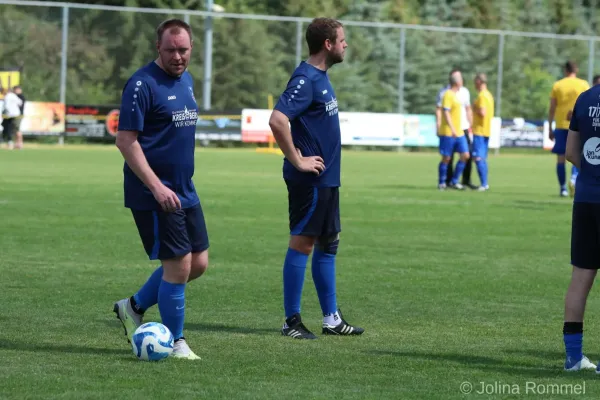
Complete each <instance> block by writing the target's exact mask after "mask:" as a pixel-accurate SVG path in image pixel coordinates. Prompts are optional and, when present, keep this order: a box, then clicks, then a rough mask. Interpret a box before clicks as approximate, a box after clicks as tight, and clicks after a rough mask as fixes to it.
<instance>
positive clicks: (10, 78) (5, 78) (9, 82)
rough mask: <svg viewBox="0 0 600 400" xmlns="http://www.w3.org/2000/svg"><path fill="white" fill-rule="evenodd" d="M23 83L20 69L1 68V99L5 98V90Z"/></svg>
mask: <svg viewBox="0 0 600 400" xmlns="http://www.w3.org/2000/svg"><path fill="white" fill-rule="evenodd" d="M20 84H21V72H20V71H18V70H0V89H1V90H0V99H3V98H4V92H5V91H6V90H7V89H9V88H12V87H15V86H18V85H20Z"/></svg>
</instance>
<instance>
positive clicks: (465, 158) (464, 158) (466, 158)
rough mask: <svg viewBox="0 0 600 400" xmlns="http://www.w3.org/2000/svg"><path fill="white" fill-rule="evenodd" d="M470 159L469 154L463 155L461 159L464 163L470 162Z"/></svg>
mask: <svg viewBox="0 0 600 400" xmlns="http://www.w3.org/2000/svg"><path fill="white" fill-rule="evenodd" d="M469 157H470V155H469V153H462V154H461V157H460V158H461V159H462V161H463V162H464V161H469Z"/></svg>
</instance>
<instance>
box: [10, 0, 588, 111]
mask: <svg viewBox="0 0 600 400" xmlns="http://www.w3.org/2000/svg"><path fill="white" fill-rule="evenodd" d="M9 5H10V6H15V5H16V6H18V8H19V10H21V11H24V12H25V13H31V14H36V15H38V16H40V17H41V18H43V19H45V20H47V21H50V22H51V23H52V24H54V26H55V28H56V29H57V30H58V29H60V32H61V36H60V52H59V54H58V55H57V57H56V65H39V66H36V68H45V69H47V70H48V79H47V80H45V81H44V82H43V83H40V84H44V85H47V86H48V89H47V90H48V92H51V93H54V92H56V93H57V94H58V96H57V98H56V99H54V100H58V101H60V102H62V103H66V102H67V100H68V99H67V98H68V97H70V96H68V94H70V93H71V92H72V93H76V91H77V90H79V89H80V87H81V82H80V81H81V80H84V79H88V80H94V79H95V80H96V81H97V82H99V84H100V83H101V82H102V79H103V77H94V76H82V77H80V78H77V79H76V80H73V79H71V76H70V75H69V74H67V69H68V63H69V62H70V60H69V59H70V58H71V57H77V58H78V59H81V60H83V61H81V62H88V63H91V62H95V61H94V57H100V56H99V55H98V54H96V55H93V54H92V55H90V54H87V52H90V51H92V52H93V49H88V48H77V45H76V44H77V43H78V42H77V41H78V38H77V37H73V36H71V34H72V32H74V31H75V30H74V27H78V24H81V21H82V19H83V17H85V16H87V17H89V18H91V17H90V13H95V14H94V18H95V21H96V24H98V22H97V21H109V20H110V19H111V16H114V15H116V14H115V13H118V14H119V15H121V16H125V18H128V16H135V15H140V14H144V15H147V16H148V18H149V19H148V20H147V21H146V22H147V23H148V27H143V26H133V27H131V26H129V27H128V26H126V25H123V26H119V27H117V28H113V32H111V34H113V35H120V34H121V31H120V30H121V29H123V30H131V29H133V30H136V31H138V30H139V32H140V41H143V42H144V44H143V45H140V46H139V47H136V44H135V43H132V51H131V54H119V55H115V56H118V57H120V58H118V59H116V61H114V62H116V63H118V62H120V61H119V59H123V58H126V57H129V58H130V59H133V58H136V57H137V58H140V62H141V61H142V60H145V59H146V58H147V57H148V56H150V55H152V54H153V53H152V49H151V48H149V47H151V46H148V37H149V36H148V34H147V32H153V31H152V30H150V29H153V28H154V27H155V26H156V24H158V23H159V22H160V21H161V20H163V19H164V18H165V17H167V16H180V17H183V18H184V19H185V20H186V21H188V22H189V23H190V24H191V25H192V27H193V28H194V30H195V31H196V32H198V31H201V32H203V35H201V36H200V37H199V36H196V38H195V46H196V48H198V47H200V46H201V47H202V48H203V51H196V55H195V58H194V59H193V60H192V65H194V68H197V69H196V71H195V72H201V74H195V75H196V76H197V75H199V76H201V77H202V79H200V80H201V81H202V88H203V90H202V105H203V108H204V109H205V110H209V109H211V108H212V107H214V106H215V102H216V103H219V102H220V103H223V104H225V103H224V102H223V101H221V100H222V99H220V98H219V97H218V96H219V92H218V91H217V92H215V90H214V88H212V87H211V86H212V85H215V82H218V81H219V80H226V75H223V74H227V73H229V74H231V73H242V72H243V68H242V67H240V68H238V70H233V71H228V72H227V71H226V72H223V74H221V75H219V71H220V70H221V68H222V67H223V65H220V64H219V62H222V61H220V60H219V59H217V58H213V55H214V54H215V49H216V48H217V47H219V46H223V45H224V43H225V42H224V41H226V40H227V35H221V36H215V32H216V31H218V29H217V28H218V27H219V24H224V23H225V22H231V21H233V20H238V21H239V20H244V21H246V22H245V25H244V27H243V29H247V30H249V31H251V30H252V27H253V26H256V24H261V25H264V24H267V25H268V30H269V31H270V32H271V31H272V32H276V34H277V35H278V37H279V38H280V41H281V46H280V48H281V49H285V50H287V52H286V53H287V54H285V55H283V56H281V57H278V58H277V59H275V58H274V59H273V60H269V59H264V57H263V59H257V60H256V62H257V63H260V65H261V66H260V68H262V69H263V70H264V71H263V72H264V73H266V74H269V73H270V71H274V70H275V67H278V68H279V67H281V66H283V69H284V70H285V71H286V73H287V75H286V74H282V75H281V76H279V75H277V74H275V73H273V74H272V75H273V76H272V79H275V80H276V81H277V82H276V85H274V87H276V88H279V89H282V88H283V87H284V85H285V80H286V79H287V77H288V76H289V72H291V70H293V68H294V66H295V65H297V64H298V63H299V62H300V60H301V59H302V57H303V55H305V54H306V48H305V43H304V29H305V27H306V25H307V24H308V23H309V22H310V21H311V19H310V18H296V17H281V16H271V15H252V14H232V13H228V12H215V11H192V10H175V9H150V8H131V7H113V6H104V5H90V4H76V3H61V2H46V1H17V0H0V14H2V13H3V7H5V8H6V6H9ZM212 7H213V4H212V0H208V1H207V9H208V10H211V9H212V10H214V8H212ZM224 21H225V22H224ZM342 22H343V23H344V25H345V26H346V34H347V37H348V39H349V40H350V41H351V42H353V41H354V43H356V42H359V43H360V39H361V37H364V35H378V34H379V33H380V32H386V35H387V36H386V38H389V37H394V38H395V39H396V41H395V42H393V43H391V44H389V43H388V44H386V46H387V47H385V49H387V50H385V51H381V52H379V53H378V55H376V57H377V60H376V63H375V64H376V65H377V66H378V68H380V70H379V71H375V72H373V71H364V70H361V68H359V67H357V66H356V65H352V64H351V63H350V64H349V66H344V67H343V68H340V69H337V70H336V69H334V70H336V71H333V70H332V75H333V76H335V75H336V74H345V75H344V76H345V77H344V79H343V81H342V80H340V81H341V82H342V83H341V85H342V87H343V89H344V90H348V91H351V92H360V91H361V90H365V91H367V90H375V89H373V88H371V87H370V86H373V84H371V83H369V84H365V85H364V87H363V89H361V86H360V85H359V86H356V85H358V84H359V83H361V82H367V81H365V80H364V79H362V74H368V73H370V72H372V73H376V74H377V77H375V78H373V81H371V82H375V81H377V82H378V83H377V85H378V87H377V88H376V90H378V92H377V93H376V94H372V96H373V97H377V96H379V97H383V98H384V103H385V104H392V105H393V107H392V108H393V109H392V110H389V111H399V112H412V113H415V112H417V113H418V112H421V110H424V109H426V107H429V108H428V109H429V110H431V103H432V97H433V96H434V93H435V92H436V91H437V89H438V88H439V87H440V86H441V85H443V84H444V83H445V77H446V76H447V72H448V70H449V69H450V68H451V66H452V60H446V59H444V58H443V57H441V56H440V57H438V56H437V54H441V53H442V52H441V51H440V50H439V49H436V46H438V45H440V46H441V43H442V42H444V41H447V40H452V39H451V38H452V37H458V36H461V35H462V36H464V35H469V37H471V38H472V42H471V46H474V47H475V48H477V49H480V50H478V51H477V53H479V54H477V57H475V56H473V57H472V58H473V60H472V64H473V65H474V66H476V67H477V68H478V69H483V70H487V71H488V75H489V76H490V79H491V81H492V82H493V83H494V84H493V85H492V87H491V89H492V91H493V93H494V96H495V98H496V115H501V113H502V107H503V99H504V100H505V101H514V100H511V99H509V98H508V97H507V96H506V95H503V90H504V91H507V90H508V91H511V92H513V91H515V90H517V89H516V88H518V87H519V81H520V79H523V76H524V74H526V73H527V71H525V72H524V71H523V70H522V69H520V68H521V67H520V66H519V65H518V62H516V61H515V60H512V59H511V60H506V57H505V53H506V52H507V49H510V48H518V47H519V46H523V45H524V44H525V43H528V44H529V48H530V49H531V48H532V46H531V44H532V43H536V44H537V45H535V46H533V48H534V49H535V51H536V52H539V56H540V58H541V59H552V60H553V62H554V63H555V67H553V68H554V69H553V70H552V71H551V75H553V76H556V75H558V72H557V71H559V65H560V62H563V61H562V58H557V56H556V53H557V50H556V49H557V48H563V49H564V48H568V49H569V52H570V53H572V54H576V57H577V58H578V61H579V63H580V64H582V65H581V66H580V70H581V72H582V73H583V76H584V77H585V76H587V78H588V81H591V79H592V76H593V74H594V65H595V57H596V55H595V46H596V41H597V39H598V38H597V37H595V36H584V35H557V34H550V33H532V32H514V31H499V30H482V29H464V28H450V27H437V26H423V25H407V24H397V23H383V22H365V21H345V20H344V21H342ZM153 24H154V25H153ZM39 29H40V32H39V33H38V35H39V36H41V37H42V39H45V40H48V41H50V40H53V39H52V38H51V37H48V38H44V36H51V34H50V33H49V31H48V32H44V30H43V29H42V28H39ZM107 29H110V28H108V27H107ZM229 29H231V28H229ZM114 30H116V32H115V31H114ZM77 32H85V27H78V28H77ZM235 33H236V34H237V35H245V34H246V33H245V31H242V32H235ZM78 34H80V33H78ZM457 35H458V36H457ZM91 36H92V37H90V38H88V42H86V43H87V44H86V46H89V47H93V46H94V44H95V43H96V42H98V41H99V40H101V39H100V38H98V37H93V36H94V35H91ZM150 37H151V36H150ZM42 39H40V41H39V43H38V44H37V46H38V47H36V48H30V49H24V50H23V51H31V52H34V53H35V52H36V51H45V49H46V48H47V47H48V46H50V44H48V43H45V42H44V40H42ZM1 40H2V42H5V41H6V40H10V37H6V38H5V37H3V38H1ZM102 40H104V39H102ZM417 42H419V43H421V47H419V48H418V49H417V48H415V47H414V46H413V44H414V43H417ZM558 42H563V44H560V43H558ZM73 44H75V46H74V45H73ZM384 44H385V43H384ZM56 45H58V44H56ZM144 46H145V47H146V50H145V53H144V51H142V50H140V49H141V48H143V47H144ZM80 47H81V46H80ZM358 47H360V45H359V46H358ZM550 48H552V49H553V50H549V49H550ZM419 49H427V50H430V51H429V52H427V51H422V50H419ZM360 50H361V49H360V48H359V49H357V50H355V51H357V52H360ZM560 54H563V53H560ZM111 56H112V55H111V54H103V55H102V57H106V58H110V57H111ZM523 56H524V57H534V56H535V54H526V55H523ZM145 57H146V58H145ZM257 57H258V56H257ZM367 57H373V56H367ZM459 57H460V55H459ZM469 57H471V56H469ZM476 58H478V59H476ZM371 61H372V60H371ZM2 62H3V60H1V59H0V66H2V64H1V63H2ZM106 62H107V63H109V62H110V61H106ZM195 64H200V65H198V66H197V67H196V66H195ZM139 65H141V64H139ZM139 65H138V66H139ZM113 67H114V65H113ZM116 67H117V68H118V65H117V66H116ZM424 69H426V70H427V71H428V74H427V75H428V76H430V78H431V79H430V80H427V79H425V80H424V78H423V74H420V75H419V74H418V72H422V71H423V70H424ZM542 69H543V67H542ZM125 72H127V71H125ZM473 72H475V71H473ZM349 78H358V79H354V81H353V80H352V79H349ZM532 79H534V78H532ZM344 82H349V83H347V86H346V87H344V84H345V83H344ZM352 85H355V86H352ZM379 85H381V87H379ZM339 86H340V85H339V84H338V87H339ZM417 87H420V89H419V88H417ZM56 89H58V90H56ZM85 90H89V89H85ZM98 90H101V89H98ZM211 94H212V96H213V97H212V98H211ZM524 94H526V93H524ZM355 95H356V96H355V98H354V99H353V100H352V101H353V102H352V107H353V108H354V110H355V111H373V110H361V108H372V107H376V106H373V105H371V104H367V103H364V102H363V100H362V97H361V94H360V93H355ZM73 96H74V97H75V94H74V95H73ZM81 96H85V93H82V94H81ZM421 97H426V98H421ZM521 97H522V96H521ZM507 99H508V100H507ZM107 101H111V98H107ZM240 101H242V100H240ZM227 104H228V103H227ZM516 107H517V108H518V105H517V106H516ZM430 112H431V111H430Z"/></svg>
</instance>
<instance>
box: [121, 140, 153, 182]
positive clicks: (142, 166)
mask: <svg viewBox="0 0 600 400" xmlns="http://www.w3.org/2000/svg"><path fill="white" fill-rule="evenodd" d="M117 147H118V148H119V150H120V151H121V154H122V155H123V158H124V159H125V161H126V162H127V165H129V168H131V170H132V171H133V172H134V173H135V175H136V176H137V177H138V178H139V179H140V180H141V181H142V182H143V183H144V185H146V186H147V187H148V188H149V189H150V190H153V189H154V188H156V187H158V186H159V185H160V183H161V182H160V179H158V177H157V176H156V174H155V173H154V171H153V170H152V168H151V167H150V165H149V164H148V160H146V156H145V155H144V152H143V151H142V146H140V143H139V142H138V141H137V140H135V141H132V142H127V143H119V144H118V145H117Z"/></svg>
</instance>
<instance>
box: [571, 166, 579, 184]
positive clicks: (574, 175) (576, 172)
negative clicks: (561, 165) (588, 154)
mask: <svg viewBox="0 0 600 400" xmlns="http://www.w3.org/2000/svg"><path fill="white" fill-rule="evenodd" d="M578 175H579V170H578V169H577V167H576V166H574V165H573V168H571V182H573V183H574V182H575V181H576V180H577V176H578Z"/></svg>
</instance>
